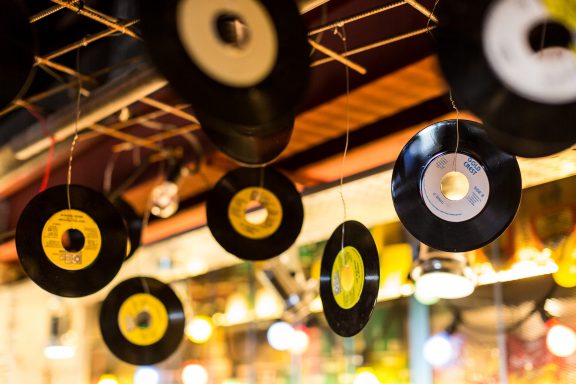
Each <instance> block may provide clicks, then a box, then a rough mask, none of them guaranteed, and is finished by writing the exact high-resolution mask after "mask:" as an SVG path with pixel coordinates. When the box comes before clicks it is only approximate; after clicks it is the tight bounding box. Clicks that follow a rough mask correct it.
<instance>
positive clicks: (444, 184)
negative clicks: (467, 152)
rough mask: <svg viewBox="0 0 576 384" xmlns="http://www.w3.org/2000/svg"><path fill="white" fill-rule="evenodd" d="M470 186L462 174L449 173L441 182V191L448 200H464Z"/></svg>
mask: <svg viewBox="0 0 576 384" xmlns="http://www.w3.org/2000/svg"><path fill="white" fill-rule="evenodd" d="M469 188H470V184H469V183H468V178H467V177H466V176H465V175H464V174H463V173H460V172H457V171H452V172H448V173H447V174H445V175H444V176H443V177H442V180H441V181H440V190H441V191H442V194H443V195H444V197H445V198H447V199H448V200H453V201H458V200H462V199H463V198H464V197H466V195H467V194H468V189H469Z"/></svg>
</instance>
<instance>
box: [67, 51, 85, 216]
mask: <svg viewBox="0 0 576 384" xmlns="http://www.w3.org/2000/svg"><path fill="white" fill-rule="evenodd" d="M76 72H78V73H80V48H78V49H77V50H76ZM81 96H82V79H81V78H80V77H78V92H77V94H76V119H75V120H74V138H73V139H72V145H71V146H70V157H69V158H68V176H67V179H66V195H67V198H68V209H69V210H72V202H71V200H70V184H72V160H73V159H74V148H75V147H76V142H77V141H78V120H80V97H81Z"/></svg>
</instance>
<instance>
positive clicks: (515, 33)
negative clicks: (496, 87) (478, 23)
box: [483, 0, 576, 112]
mask: <svg viewBox="0 0 576 384" xmlns="http://www.w3.org/2000/svg"><path fill="white" fill-rule="evenodd" d="M554 3H558V4H559V3H564V4H566V8H568V7H569V5H568V4H569V3H572V4H574V2H570V1H564V2H562V1H554ZM573 7H575V6H573ZM572 12H574V11H572ZM551 22H552V19H551V15H550V12H549V10H548V9H547V8H546V6H545V4H544V2H543V1H542V0H498V1H493V3H492V4H491V6H490V8H489V9H488V12H487V16H486V20H485V25H484V28H483V43H484V51H485V53H486V57H487V59H488V62H489V63H490V65H491V66H492V67H493V69H494V71H495V73H496V74H497V75H498V76H499V77H500V80H501V81H502V82H503V83H505V84H506V85H507V86H508V87H510V88H511V89H512V90H514V91H515V92H517V93H518V94H520V95H522V96H524V97H526V98H527V99H530V100H533V101H536V102H541V103H546V104H564V103H569V102H574V101H576V55H575V51H574V50H573V49H570V48H569V47H564V46H552V47H544V48H543V49H541V50H539V51H535V50H534V48H533V47H532V46H531V44H530V38H529V37H530V34H531V32H532V30H533V28H534V27H535V26H538V25H542V26H543V28H548V29H551V26H549V24H550V23H551ZM547 25H548V26H547ZM566 27H567V26H566ZM545 33H546V32H544V29H542V32H540V33H538V35H540V34H541V35H542V36H543V37H542V38H544V36H545ZM548 33H549V34H551V33H552V32H551V31H549V32H548ZM566 33H567V34H569V36H570V37H569V38H570V40H571V45H572V47H574V45H575V44H576V31H575V30H572V31H568V30H566ZM542 44H543V43H542ZM511 112H512V111H511Z"/></svg>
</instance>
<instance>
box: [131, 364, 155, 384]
mask: <svg viewBox="0 0 576 384" xmlns="http://www.w3.org/2000/svg"><path fill="white" fill-rule="evenodd" d="M159 383H160V374H159V373H158V370H157V369H156V368H154V367H138V368H137V369H136V372H135V373H134V384H159Z"/></svg>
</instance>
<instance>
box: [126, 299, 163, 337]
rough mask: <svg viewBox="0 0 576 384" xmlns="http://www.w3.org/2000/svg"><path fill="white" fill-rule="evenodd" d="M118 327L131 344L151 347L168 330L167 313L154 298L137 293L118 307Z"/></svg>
mask: <svg viewBox="0 0 576 384" xmlns="http://www.w3.org/2000/svg"><path fill="white" fill-rule="evenodd" d="M118 325H119V326H120V331H121V332H122V335H123V336H124V337H125V338H126V340H128V341H129V342H131V343H132V344H136V345H152V344H154V343H157V342H158V341H160V339H162V337H163V336H164V334H165V333H166V329H168V312H167V311H166V307H165V306H164V304H162V302H161V301H160V300H158V299H157V298H156V297H154V296H152V295H149V294H146V293H137V294H134V295H132V296H130V297H129V298H127V299H126V301H125V302H124V303H122V305H121V306H120V310H119V311H118Z"/></svg>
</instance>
